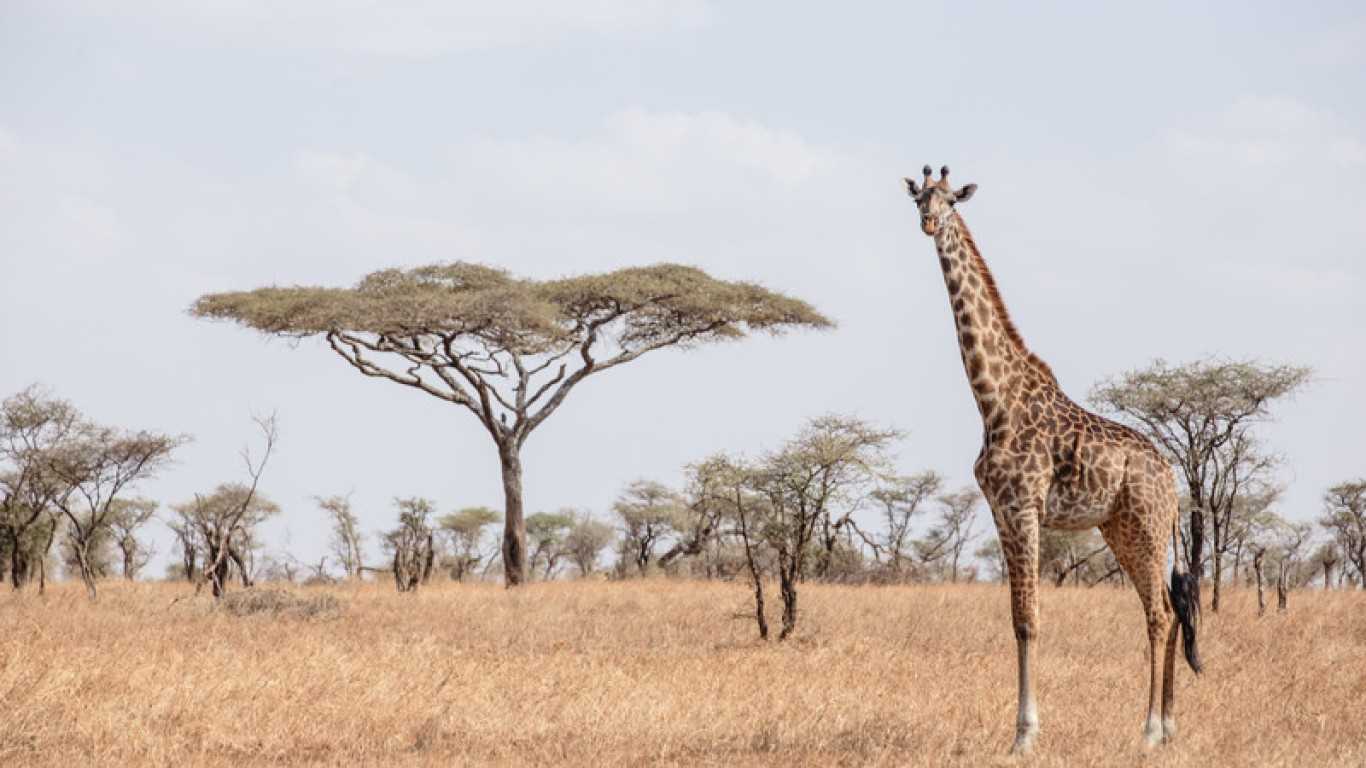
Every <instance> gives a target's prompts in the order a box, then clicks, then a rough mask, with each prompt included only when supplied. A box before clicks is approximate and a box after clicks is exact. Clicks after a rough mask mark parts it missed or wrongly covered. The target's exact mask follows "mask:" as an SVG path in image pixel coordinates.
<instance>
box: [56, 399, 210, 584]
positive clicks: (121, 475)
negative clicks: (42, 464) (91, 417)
mask: <svg viewBox="0 0 1366 768" xmlns="http://www.w3.org/2000/svg"><path fill="white" fill-rule="evenodd" d="M187 440H188V438H186V437H183V436H180V437H177V436H172V435H163V434H159V433H156V432H149V431H145V430H144V431H139V432H128V431H124V430H120V429H115V428H113V427H104V426H99V425H97V424H93V423H90V422H87V421H84V420H82V422H81V423H80V424H79V425H78V426H77V427H76V429H75V431H74V433H73V435H72V437H71V438H70V439H68V440H67V441H65V442H64V444H63V445H62V446H60V448H59V449H57V450H55V451H54V452H52V453H51V454H50V455H49V456H48V458H47V462H46V463H47V468H48V471H50V472H51V473H52V474H53V475H54V476H55V477H57V478H58V479H59V480H60V481H61V482H62V483H65V484H66V485H68V486H69V487H70V488H71V492H70V493H68V494H65V495H62V496H61V497H59V498H56V499H54V500H53V506H55V507H56V508H57V509H58V510H60V511H61V513H62V516H63V517H64V518H65V519H66V539H67V543H68V545H69V546H70V549H71V554H72V556H73V558H74V559H75V561H76V565H77V566H78V568H79V570H80V573H81V580H82V581H83V582H85V590H86V593H87V594H88V595H89V596H90V599H91V600H94V599H95V598H96V590H95V579H96V575H97V574H96V572H95V568H94V567H93V566H94V563H92V561H91V559H90V555H91V553H92V551H93V547H94V546H95V545H96V544H97V543H98V542H99V541H100V540H101V538H102V537H105V536H107V535H108V533H109V526H110V524H111V521H112V520H113V518H114V515H115V513H116V510H117V509H118V504H117V502H118V501H119V494H120V493H122V492H123V491H125V490H127V489H128V487H129V486H131V485H133V484H135V483H137V482H139V481H141V480H145V479H147V478H150V477H153V476H154V475H156V473H157V472H159V471H160V470H161V469H162V468H163V467H164V466H166V464H168V463H169V462H170V459H171V453H172V451H174V450H175V449H176V448H178V447H180V446H181V445H183V444H184V443H185V442H187Z"/></svg>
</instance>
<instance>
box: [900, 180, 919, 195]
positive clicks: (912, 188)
mask: <svg viewBox="0 0 1366 768" xmlns="http://www.w3.org/2000/svg"><path fill="white" fill-rule="evenodd" d="M902 181H904V182H906V193H907V194H909V195H910V196H911V197H919V195H920V187H918V186H916V183H915V181H914V180H913V179H902Z"/></svg>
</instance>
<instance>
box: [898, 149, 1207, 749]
mask: <svg viewBox="0 0 1366 768" xmlns="http://www.w3.org/2000/svg"><path fill="white" fill-rule="evenodd" d="M923 173H924V180H923V181H922V182H921V183H919V184H917V183H916V182H915V181H914V180H912V179H906V180H905V182H906V188H907V190H908V191H909V193H910V195H911V197H912V198H914V200H915V202H916V206H917V207H918V208H919V211H920V228H921V230H922V231H924V233H925V234H927V235H930V236H931V237H933V238H934V245H935V250H936V251H937V252H938V254H939V265H940V267H941V268H942V269H943V272H944V283H945V285H946V286H947V288H948V291H949V305H950V307H951V309H952V312H953V318H954V323H955V325H956V326H957V331H958V346H959V352H960V355H961V357H962V360H963V367H964V369H965V370H966V372H967V377H968V384H969V386H970V388H971V389H972V394H973V397H974V399H975V400H976V401H977V409H978V411H979V412H980V413H981V416H982V425H983V429H982V450H981V453H979V454H978V456H977V460H976V462H975V463H974V464H973V474H974V475H975V476H976V479H977V483H978V485H980V486H981V488H982V493H983V495H985V496H986V498H987V502H988V503H989V504H990V506H991V513H992V518H993V519H994V521H995V523H996V530H997V533H998V535H999V536H1000V541H1001V551H1002V554H1003V556H1004V558H1005V561H1006V568H1007V575H1008V576H1009V580H1010V612H1011V618H1012V622H1013V624H1014V630H1015V641H1016V650H1017V659H1018V672H1019V676H1018V685H1019V702H1018V710H1017V718H1016V730H1015V742H1014V745H1013V747H1012V749H1011V751H1012V752H1015V753H1025V752H1028V751H1029V750H1030V749H1031V748H1032V746H1033V744H1034V741H1035V739H1036V738H1037V736H1038V733H1039V715H1038V708H1037V705H1036V700H1035V696H1034V668H1035V656H1036V653H1037V648H1038V642H1039V607H1038V585H1039V529H1040V527H1041V526H1042V527H1046V528H1055V529H1063V530H1085V529H1087V528H1092V527H1095V528H1099V529H1100V532H1101V535H1102V536H1103V537H1104V539H1105V543H1106V544H1107V545H1108V546H1109V547H1110V549H1111V551H1113V552H1114V554H1115V557H1116V559H1117V560H1118V561H1119V563H1120V566H1121V567H1122V568H1123V569H1124V572H1125V573H1126V574H1127V575H1128V576H1129V579H1130V580H1131V581H1132V582H1133V585H1134V587H1135V588H1136V589H1137V591H1138V597H1139V600H1140V601H1141V602H1142V604H1143V610H1144V613H1145V615H1146V618H1147V631H1148V662H1149V687H1148V716H1147V720H1146V721H1145V723H1144V729H1143V735H1144V743H1145V746H1153V745H1155V744H1157V743H1159V742H1162V741H1167V740H1169V739H1171V738H1172V737H1173V736H1175V735H1176V719H1175V713H1174V711H1173V703H1174V702H1173V699H1174V684H1175V674H1174V672H1175V658H1176V641H1177V631H1178V628H1179V629H1180V632H1181V635H1182V639H1183V641H1184V653H1185V657H1186V662H1187V663H1188V664H1189V665H1190V667H1191V669H1192V670H1194V671H1195V672H1196V673H1197V674H1198V673H1199V672H1200V657H1199V652H1198V649H1197V647H1196V642H1195V630H1196V625H1197V622H1198V620H1199V605H1200V603H1199V593H1198V588H1199V582H1198V580H1197V578H1196V577H1194V576H1192V575H1190V574H1189V573H1187V572H1186V570H1185V568H1184V567H1183V565H1182V563H1181V558H1180V557H1179V556H1178V557H1177V558H1175V560H1176V565H1175V567H1174V568H1173V570H1172V575H1171V584H1172V586H1171V587H1170V588H1168V587H1167V585H1166V584H1165V583H1164V580H1163V571H1164V569H1165V565H1166V559H1167V537H1168V535H1171V536H1172V537H1173V538H1175V537H1176V536H1177V530H1176V523H1177V498H1176V489H1175V484H1174V482H1173V475H1172V470H1171V467H1170V466H1169V465H1168V464H1167V462H1166V461H1165V460H1164V459H1163V458H1162V456H1161V455H1160V454H1159V453H1158V452H1157V450H1156V449H1155V448H1154V447H1153V445H1152V444H1151V443H1150V442H1148V440H1147V439H1146V438H1144V437H1143V436H1141V435H1140V434H1138V433H1137V432H1135V431H1134V430H1132V429H1129V428H1128V427H1125V426H1123V425H1120V424H1117V423H1115V422H1112V421H1109V420H1107V419H1104V418H1101V417H1100V416H1097V415H1095V414H1093V413H1090V412H1088V411H1086V410H1085V409H1083V408H1082V407H1081V406H1079V405H1077V404H1076V403H1074V402H1073V401H1072V400H1070V399H1069V398H1068V397H1067V395H1065V394H1063V391H1062V389H1061V387H1060V386H1059V385H1058V381H1057V379H1056V378H1055V377H1054V375H1053V371H1052V370H1051V369H1050V368H1049V367H1048V364H1047V363H1045V362H1044V361H1043V360H1041V359H1040V358H1039V357H1038V356H1037V355H1035V354H1034V353H1032V352H1030V351H1029V348H1028V347H1026V346H1025V343H1024V340H1023V339H1022V338H1021V336H1020V334H1019V331H1017V330H1016V328H1015V325H1014V323H1012V322H1011V319H1010V315H1009V314H1008V313H1007V312H1006V307H1005V304H1004V303H1003V302H1002V300H1001V295H1000V293H999V292H998V291H997V288H996V281H995V279H994V278H993V277H992V275H991V272H990V271H989V270H988V269H987V265H986V262H985V261H984V260H983V259H982V255H981V252H980V251H978V249H977V245H976V243H975V242H973V239H972V234H971V233H969V232H968V228H967V225H966V224H965V223H964V222H963V218H962V216H960V215H959V214H958V212H957V210H956V208H955V205H956V204H957V203H962V202H964V201H966V200H968V199H969V198H970V197H972V195H973V193H974V192H976V191H977V185H975V184H968V185H967V186H965V187H962V188H961V189H958V190H955V189H953V188H952V187H951V186H950V185H949V179H948V176H949V169H948V168H947V167H945V168H942V169H940V172H939V180H938V181H934V180H933V174H932V171H931V169H930V167H929V166H928V165H927V166H925V168H924V171H923ZM1178 551H1179V550H1178ZM1173 614H1175V619H1176V620H1175V621H1173ZM1159 685H1160V686H1161V692H1162V694H1161V709H1160V710H1159V709H1158V698H1157V697H1158V688H1159Z"/></svg>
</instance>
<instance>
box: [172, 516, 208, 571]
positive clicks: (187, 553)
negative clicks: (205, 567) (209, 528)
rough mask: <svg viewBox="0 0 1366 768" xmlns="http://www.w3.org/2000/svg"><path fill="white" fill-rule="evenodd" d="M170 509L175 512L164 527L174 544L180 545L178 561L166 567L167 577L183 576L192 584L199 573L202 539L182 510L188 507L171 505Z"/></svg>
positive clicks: (197, 529) (192, 522) (202, 546)
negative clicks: (173, 516)
mask: <svg viewBox="0 0 1366 768" xmlns="http://www.w3.org/2000/svg"><path fill="white" fill-rule="evenodd" d="M171 509H172V511H174V512H175V513H176V517H175V518H173V519H170V520H167V521H166V527H167V528H170V529H171V533H172V534H173V535H174V536H175V540H176V544H177V545H178V546H179V547H180V562H179V563H174V564H172V565H170V566H168V567H167V570H166V573H167V577H168V578H171V577H174V578H184V579H185V580H186V581H188V582H190V583H191V584H193V583H195V577H196V576H198V574H199V570H198V563H199V552H200V550H202V549H203V548H204V540H203V537H201V536H200V535H199V528H198V527H197V526H196V525H195V524H194V521H193V520H192V519H191V517H190V515H189V513H188V512H186V511H183V510H185V509H188V507H185V506H181V507H172V508H171Z"/></svg>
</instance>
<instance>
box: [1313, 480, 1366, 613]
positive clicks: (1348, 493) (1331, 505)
mask: <svg viewBox="0 0 1366 768" xmlns="http://www.w3.org/2000/svg"><path fill="white" fill-rule="evenodd" d="M1323 507H1324V510H1323V516H1322V517H1320V518H1319V525H1321V526H1322V527H1323V528H1324V529H1325V530H1327V531H1328V533H1329V535H1331V536H1332V537H1333V541H1334V543H1335V544H1336V545H1337V548H1338V549H1339V550H1341V552H1342V558H1343V560H1344V561H1345V563H1346V565H1345V566H1344V570H1346V568H1347V567H1348V566H1350V567H1351V568H1352V570H1354V571H1356V583H1357V584H1358V585H1359V586H1361V587H1362V588H1363V589H1366V478H1363V479H1359V480H1353V481H1351V482H1346V483H1339V484H1337V485H1335V486H1333V487H1332V488H1329V489H1328V491H1327V493H1325V494H1324V495H1323Z"/></svg>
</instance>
